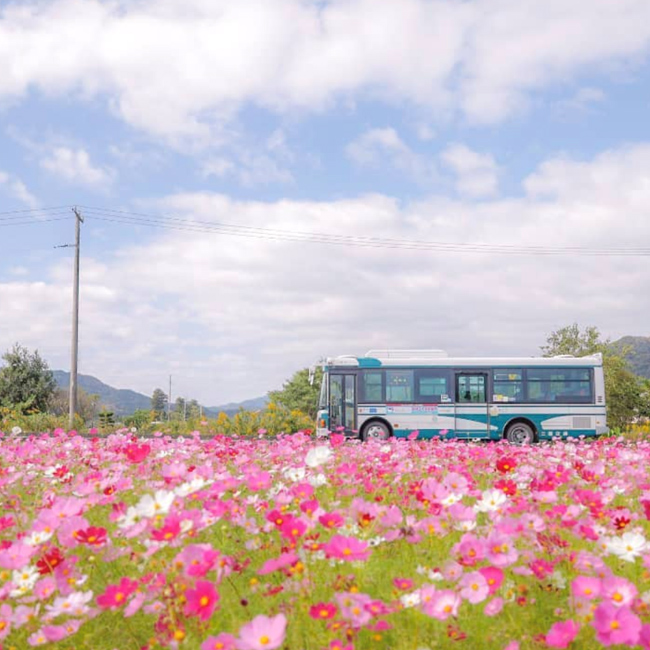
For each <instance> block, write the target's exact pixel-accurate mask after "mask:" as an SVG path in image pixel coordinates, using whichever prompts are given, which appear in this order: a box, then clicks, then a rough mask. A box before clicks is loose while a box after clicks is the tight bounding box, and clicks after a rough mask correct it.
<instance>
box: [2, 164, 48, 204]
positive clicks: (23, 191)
mask: <svg viewBox="0 0 650 650" xmlns="http://www.w3.org/2000/svg"><path fill="white" fill-rule="evenodd" d="M0 191H2V192H3V193H4V194H7V195H8V196H11V197H13V198H15V199H18V201H20V202H21V203H22V204H24V205H27V206H29V207H30V208H37V207H38V206H39V201H38V199H37V198H36V197H35V196H34V195H33V194H32V193H31V192H30V191H29V190H28V189H27V186H26V185H25V183H23V182H22V181H21V180H20V179H19V178H17V177H16V176H13V175H12V174H8V173H6V172H3V171H1V170H0Z"/></svg>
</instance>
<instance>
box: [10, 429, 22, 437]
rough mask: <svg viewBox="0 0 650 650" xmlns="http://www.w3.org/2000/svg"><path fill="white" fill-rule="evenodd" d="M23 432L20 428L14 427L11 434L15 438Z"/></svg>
mask: <svg viewBox="0 0 650 650" xmlns="http://www.w3.org/2000/svg"><path fill="white" fill-rule="evenodd" d="M22 432H23V430H22V429H21V428H20V427H13V429H12V430H11V433H12V434H13V435H14V436H19V435H20V434H21V433H22Z"/></svg>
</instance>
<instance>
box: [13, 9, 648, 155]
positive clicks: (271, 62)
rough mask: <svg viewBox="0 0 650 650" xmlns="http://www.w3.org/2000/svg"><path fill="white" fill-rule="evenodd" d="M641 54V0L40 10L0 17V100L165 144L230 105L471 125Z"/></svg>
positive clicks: (206, 124) (205, 126)
mask: <svg viewBox="0 0 650 650" xmlns="http://www.w3.org/2000/svg"><path fill="white" fill-rule="evenodd" d="M649 44H650V3H648V2H647V0H573V1H572V2H566V0H544V1H540V0H500V1H498V2H494V1H493V0H470V1H466V2H457V1H455V0H440V1H438V2H429V1H428V0H382V2H376V1H374V0H348V1H346V2H342V1H331V2H303V1H302V0H239V1H238V2H231V1H229V0H190V1H189V2H188V1H187V0H166V1H165V2H164V3H160V2H155V1H154V0H142V2H138V3H133V4H127V3H122V2H117V3H106V2H101V0H45V1H43V2H30V3H14V4H9V5H6V6H5V7H4V8H3V9H2V10H1V13H0V98H2V97H5V98H16V97H24V96H25V95H26V94H27V92H28V90H31V89H34V90H36V91H40V92H41V93H44V94H47V95H51V96H65V97H68V96H70V94H73V95H78V96H81V97H82V98H88V99H90V98H101V99H104V98H106V99H107V101H108V105H109V106H110V107H111V109H112V110H113V111H114V112H115V114H116V115H118V116H120V117H121V118H122V119H123V120H125V121H126V122H127V123H129V124H130V125H132V126H135V127H137V128H138V129H141V130H144V131H147V132H149V133H153V134H156V135H162V136H165V137H167V138H169V139H171V140H175V141H176V142H177V143H181V142H183V143H187V141H188V139H194V140H195V141H198V142H201V143H203V144H205V143H211V142H214V139H215V138H217V139H219V138H221V137H222V136H223V133H222V131H221V128H222V126H223V123H224V122H225V121H228V120H229V119H231V118H232V117H233V116H234V115H235V114H236V113H237V112H238V111H239V109H241V108H242V107H244V106H246V105H248V104H254V105H257V106H260V107H264V108H270V109H272V110H275V111H279V112H294V111H301V110H309V111H319V110H324V109H326V108H327V107H329V106H331V105H332V103H334V102H338V101H343V102H345V101H348V100H352V101H354V100H356V99H366V98H374V99H379V100H381V101H384V102H388V103H394V104H403V103H404V102H408V103H410V104H412V105H415V106H419V107H423V108H425V110H427V111H429V112H431V113H434V114H438V115H444V116H448V115H449V114H450V113H453V112H455V111H460V112H462V113H463V114H464V115H465V116H466V117H468V118H469V119H470V120H472V121H476V122H494V121H499V120H503V119H504V118H506V117H507V116H508V115H510V114H512V112H513V111H516V110H518V109H519V108H521V107H522V106H523V105H525V104H526V101H527V100H528V99H529V98H530V97H531V93H534V92H535V91H537V90H539V89H543V88H545V87H547V86H549V85H553V84H562V83H565V82H566V81H567V80H570V79H573V78H574V77H576V76H578V75H580V74H582V73H583V72H588V73H593V72H594V71H596V72H602V71H603V69H604V68H605V67H606V66H615V65H625V66H631V67H633V66H635V65H638V64H639V63H640V62H642V61H643V60H644V58H645V57H646V56H647V53H648V47H649Z"/></svg>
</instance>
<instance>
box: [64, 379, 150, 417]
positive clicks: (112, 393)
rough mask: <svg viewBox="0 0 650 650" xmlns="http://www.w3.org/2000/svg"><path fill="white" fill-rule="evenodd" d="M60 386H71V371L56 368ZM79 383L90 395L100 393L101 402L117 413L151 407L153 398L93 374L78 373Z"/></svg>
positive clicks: (128, 413)
mask: <svg viewBox="0 0 650 650" xmlns="http://www.w3.org/2000/svg"><path fill="white" fill-rule="evenodd" d="M53 374H54V379H55V381H56V383H57V384H58V385H59V387H60V388H69V387H70V373H69V372H64V371H63V370H54V371H53ZM77 385H78V386H79V388H81V389H83V390H84V391H85V392H86V393H88V394H89V395H99V402H100V404H101V405H102V406H106V408H107V409H108V410H109V411H113V413H115V415H131V413H133V412H134V411H137V410H138V409H150V408H151V398H150V397H148V396H147V395H143V394H142V393H136V392H135V391H134V390H128V389H122V388H113V387H112V386H109V385H108V384H105V383H104V382H102V381H100V380H99V379H97V378H96V377H92V376H91V375H77Z"/></svg>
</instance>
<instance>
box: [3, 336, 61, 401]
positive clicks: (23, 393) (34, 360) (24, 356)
mask: <svg viewBox="0 0 650 650" xmlns="http://www.w3.org/2000/svg"><path fill="white" fill-rule="evenodd" d="M2 358H3V360H4V362H5V365H4V366H3V367H2V368H0V405H2V406H6V407H12V408H15V409H18V410H20V411H22V412H23V413H25V412H27V411H42V412H45V411H46V410H47V407H48V404H49V401H50V399H51V398H52V396H53V395H54V391H55V390H56V381H55V380H54V375H53V374H52V372H51V371H50V369H49V367H48V365H47V363H46V362H45V361H44V360H43V359H42V358H41V356H40V355H39V354H38V350H36V351H34V352H29V350H27V348H24V347H22V346H21V345H18V343H16V344H15V345H14V347H13V348H12V349H11V350H9V351H7V352H6V353H5V354H4V356H3V357H2Z"/></svg>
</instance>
